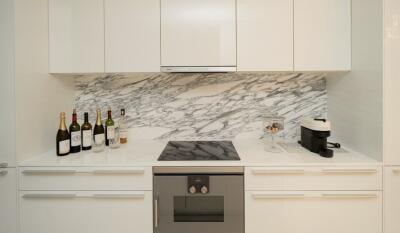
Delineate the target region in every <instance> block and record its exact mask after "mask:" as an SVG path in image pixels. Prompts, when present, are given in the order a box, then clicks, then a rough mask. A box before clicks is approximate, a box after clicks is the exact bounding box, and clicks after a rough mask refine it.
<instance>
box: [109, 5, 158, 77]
mask: <svg viewBox="0 0 400 233" xmlns="http://www.w3.org/2000/svg"><path fill="white" fill-rule="evenodd" d="M105 57H106V60H105V66H106V68H105V71H106V72H107V73H115V72H159V71H160V1H159V0H105Z"/></svg>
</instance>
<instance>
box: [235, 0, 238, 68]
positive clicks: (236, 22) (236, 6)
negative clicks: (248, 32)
mask: <svg viewBox="0 0 400 233" xmlns="http://www.w3.org/2000/svg"><path fill="white" fill-rule="evenodd" d="M237 2H238V0H235V18H236V20H235V35H236V39H235V45H236V51H235V59H236V72H238V3H237Z"/></svg>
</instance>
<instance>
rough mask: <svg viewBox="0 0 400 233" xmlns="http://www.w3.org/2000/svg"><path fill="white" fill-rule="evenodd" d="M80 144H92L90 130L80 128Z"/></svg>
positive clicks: (85, 145) (87, 145) (88, 145)
mask: <svg viewBox="0 0 400 233" xmlns="http://www.w3.org/2000/svg"><path fill="white" fill-rule="evenodd" d="M82 136H83V138H82V146H83V147H90V146H92V130H82Z"/></svg>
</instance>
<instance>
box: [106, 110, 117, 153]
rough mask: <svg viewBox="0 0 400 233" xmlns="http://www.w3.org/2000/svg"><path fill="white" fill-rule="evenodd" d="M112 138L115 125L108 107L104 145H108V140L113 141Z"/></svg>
mask: <svg viewBox="0 0 400 233" xmlns="http://www.w3.org/2000/svg"><path fill="white" fill-rule="evenodd" d="M114 139H115V125H114V121H113V119H112V116H111V108H109V109H108V111H107V120H106V146H109V145H110V141H112V143H113V142H114Z"/></svg>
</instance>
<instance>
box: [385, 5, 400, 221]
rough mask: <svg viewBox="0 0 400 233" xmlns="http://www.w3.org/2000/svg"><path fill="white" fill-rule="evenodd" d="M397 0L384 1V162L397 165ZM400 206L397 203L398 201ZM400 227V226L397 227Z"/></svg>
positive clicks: (399, 95)
mask: <svg viewBox="0 0 400 233" xmlns="http://www.w3.org/2000/svg"><path fill="white" fill-rule="evenodd" d="M399 21H400V1H399V0H386V1H385V37H384V39H385V48H384V50H385V51H384V56H385V57H384V61H385V62H384V77H385V78H384V114H383V117H384V162H385V164H387V165H400V151H399V146H398V144H399V132H400V122H399V119H400V107H399V99H400V92H399V90H400V66H399V61H400V52H399V51H400V23H399ZM399 206H400V205H399ZM398 229H400V227H399V228H398Z"/></svg>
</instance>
